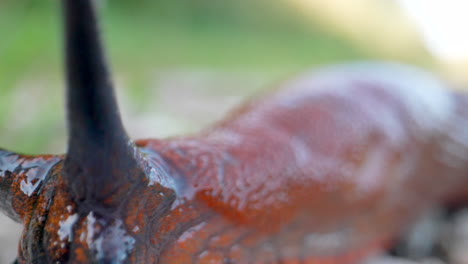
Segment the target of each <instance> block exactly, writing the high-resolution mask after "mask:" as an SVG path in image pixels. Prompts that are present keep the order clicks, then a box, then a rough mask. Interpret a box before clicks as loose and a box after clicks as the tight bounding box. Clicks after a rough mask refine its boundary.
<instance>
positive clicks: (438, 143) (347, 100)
mask: <svg viewBox="0 0 468 264" xmlns="http://www.w3.org/2000/svg"><path fill="white" fill-rule="evenodd" d="M62 1H63V5H64V8H63V10H64V18H65V51H66V52H65V53H66V68H67V70H66V73H67V74H66V75H67V93H66V97H67V124H68V150H67V153H66V154H65V155H41V156H28V155H21V154H17V153H14V152H10V151H6V150H1V151H0V208H1V209H2V211H3V212H4V213H6V214H7V215H8V216H10V217H11V218H12V219H14V220H16V221H18V222H21V223H22V224H23V226H24V232H23V234H22V237H21V241H20V245H19V252H18V258H17V263H24V264H26V263H37V264H42V263H78V264H85V263H100V264H108V263H112V264H124V263H145V264H146V263H158V264H173V263H178V264H189V263H190V264H192V263H200V264H208V263H226V264H227V263H239V264H267V263H283V264H293V263H303V264H305V263H307V264H312V263H313V264H333V263H336V264H338V263H340V264H353V263H360V262H361V261H363V260H365V259H366V258H367V257H369V256H371V255H373V254H376V253H378V252H380V251H382V250H385V249H386V248H388V247H389V246H390V245H391V244H392V242H393V241H395V240H396V239H397V238H398V237H399V236H400V235H401V233H402V232H404V231H405V229H406V228H407V227H408V226H409V225H410V224H411V223H412V222H413V221H414V220H415V219H416V218H417V217H418V216H420V215H421V214H423V213H424V212H426V211H427V210H429V209H430V208H432V207H434V206H436V205H443V204H446V203H448V202H450V201H453V200H454V199H455V198H456V199H462V198H463V197H466V194H467V193H466V187H464V186H465V184H466V183H467V182H468V175H467V174H468V162H467V159H468V155H467V154H468V137H467V134H466V133H465V131H464V129H465V128H466V127H468V126H467V125H468V111H467V110H466V109H468V97H467V96H466V95H464V94H460V93H456V92H451V91H449V90H448V89H447V88H448V87H449V85H448V84H447V83H445V82H443V81H442V80H440V79H438V78H436V77H434V76H433V75H432V74H430V73H426V72H424V71H422V70H419V69H416V68H413V67H410V66H404V65H399V64H394V63H379V62H363V63H353V64H348V65H340V66H334V67H328V68H324V69H321V70H315V71H312V72H309V73H306V74H304V75H301V76H298V77H296V78H294V79H291V80H289V81H285V82H283V83H280V84H278V85H277V87H276V88H277V89H276V91H274V92H270V93H265V94H263V95H261V96H258V97H256V98H253V99H252V100H250V101H249V102H247V103H246V104H244V105H243V106H241V107H240V108H238V109H237V110H235V111H233V112H232V113H231V114H230V115H229V117H227V118H226V119H224V120H222V121H220V122H218V123H216V124H214V125H213V126H211V127H209V128H207V129H205V130H203V131H201V132H200V133H199V134H196V135H192V136H187V137H180V138H169V139H164V140H160V139H143V140H136V141H132V140H130V139H129V137H128V135H127V133H126V131H125V129H124V126H123V124H122V121H121V118H120V115H119V110H118V106H117V103H116V100H115V96H114V89H113V85H112V81H111V76H110V73H109V70H108V67H107V63H106V60H105V57H104V52H103V48H102V45H101V41H100V39H99V31H98V29H97V15H96V11H95V9H94V7H93V3H92V2H93V1H92V0H62Z"/></svg>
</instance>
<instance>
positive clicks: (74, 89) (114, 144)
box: [64, 0, 141, 207]
mask: <svg viewBox="0 0 468 264" xmlns="http://www.w3.org/2000/svg"><path fill="white" fill-rule="evenodd" d="M64 14H65V31H66V32H65V43H66V44H65V47H66V48H65V50H66V67H67V107H68V129H69V139H68V152H67V158H66V161H65V178H66V180H67V181H68V182H69V183H70V187H71V189H72V195H73V196H74V197H75V199H76V200H77V201H84V202H85V203H87V202H89V203H91V205H92V206H93V207H95V206H96V205H97V204H101V205H103V207H113V206H114V205H117V204H118V201H119V199H120V198H121V197H118V195H115V193H116V192H119V193H120V192H121V191H123V192H125V190H123V189H121V188H124V186H125V185H126V184H127V183H130V182H131V181H132V180H133V179H134V178H135V177H134V175H135V173H139V172H141V170H140V169H139V166H138V162H137V159H136V158H135V150H134V147H133V145H132V144H131V142H130V140H129V139H128V136H127V134H126V132H125V129H124V127H123V125H122V121H121V118H120V115H119V110H118V106H117V102H116V99H115V95H114V88H113V85H112V81H111V77H110V73H109V70H108V67H107V63H106V59H105V55H104V51H103V48H102V45H101V40H100V38H99V30H98V28H97V14H96V10H95V7H94V5H93V1H92V0H79V1H78V0H65V1H64ZM111 196H112V199H110V198H109V197H111ZM112 200H113V201H115V202H112ZM104 204H105V205H104Z"/></svg>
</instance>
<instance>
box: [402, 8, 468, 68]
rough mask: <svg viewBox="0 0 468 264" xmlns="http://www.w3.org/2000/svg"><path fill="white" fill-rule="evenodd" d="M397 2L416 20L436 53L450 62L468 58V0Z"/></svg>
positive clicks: (430, 47)
mask: <svg viewBox="0 0 468 264" xmlns="http://www.w3.org/2000/svg"><path fill="white" fill-rule="evenodd" d="M397 1H398V2H399V3H400V4H401V6H402V7H403V9H404V10H405V11H406V12H407V13H408V14H409V16H410V17H411V18H412V20H413V21H414V22H415V24H416V25H417V27H418V28H419V30H420V32H421V34H422V36H423V38H424V41H425V43H426V46H427V48H428V49H429V50H430V51H431V52H432V53H433V54H434V55H435V56H437V57H439V58H440V59H442V60H449V61H461V60H466V59H468V1H466V0H397Z"/></svg>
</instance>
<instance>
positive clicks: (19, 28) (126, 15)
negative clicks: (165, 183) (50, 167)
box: [0, 0, 369, 152]
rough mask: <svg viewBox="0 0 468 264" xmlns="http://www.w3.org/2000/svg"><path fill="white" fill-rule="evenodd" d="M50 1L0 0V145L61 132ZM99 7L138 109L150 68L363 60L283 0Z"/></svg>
mask: <svg viewBox="0 0 468 264" xmlns="http://www.w3.org/2000/svg"><path fill="white" fill-rule="evenodd" d="M58 2H59V1H56V0H45V1H25V0H23V1H18V0H3V1H2V2H0V36H2V41H1V42H0V94H1V96H0V131H1V133H0V146H4V147H8V148H14V149H15V150H21V151H28V152H42V151H44V149H50V148H48V146H49V145H50V144H51V142H53V141H54V140H55V139H56V138H57V130H64V128H63V125H61V124H62V123H63V121H61V120H63V110H62V108H63V102H62V94H63V91H62V90H63V84H62V77H61V76H62V54H61V34H60V32H61V21H60V6H59V3H58ZM99 3H100V4H101V5H102V8H101V13H102V15H103V29H104V30H103V31H104V33H105V34H104V36H105V39H106V42H107V44H108V47H109V51H110V57H111V59H112V62H113V63H112V64H113V66H114V70H115V71H116V73H117V74H116V75H117V77H118V78H121V79H124V80H125V86H126V87H125V88H126V89H127V90H128V91H129V93H128V94H129V96H131V97H132V99H133V100H134V101H137V102H139V103H138V106H139V107H141V106H144V105H148V104H149V103H150V102H151V100H152V99H151V97H150V96H149V95H151V94H153V93H151V91H152V90H154V89H158V87H155V86H154V74H155V71H158V70H167V69H169V70H170V69H195V70H196V69H216V70H222V71H227V72H238V71H242V72H247V71H251V72H260V73H262V74H267V75H269V76H271V80H274V79H279V78H282V77H284V76H287V75H290V74H291V73H294V72H296V71H300V70H303V69H306V68H309V67H312V66H314V65H318V64H325V63H333V62H338V61H344V60H353V59H358V58H359V59H362V58H368V57H369V56H368V55H366V53H365V52H363V51H362V50H359V49H358V48H356V47H355V46H353V45H351V44H350V43H349V42H347V41H346V40H345V39H343V38H341V37H339V36H336V35H334V34H332V33H329V32H328V31H327V30H326V29H323V28H320V27H318V26H317V25H315V24H313V23H312V22H311V21H310V20H308V19H306V18H305V17H304V16H303V15H301V14H303V13H301V12H298V10H296V9H294V8H293V7H292V6H289V5H287V4H286V2H283V1H268V0H235V1H234V0H229V1H228V0H151V1H150V0H140V1H123V0H113V1H101V2H99ZM129 87H131V89H128V88H129ZM255 89H258V87H257V88H255ZM19 91H23V92H21V93H19ZM19 94H20V95H21V94H26V95H25V96H19ZM33 95H34V96H33ZM18 112H19V113H18ZM21 120H22V121H21ZM20 121H21V122H20ZM60 133H63V131H62V132H59V134H60Z"/></svg>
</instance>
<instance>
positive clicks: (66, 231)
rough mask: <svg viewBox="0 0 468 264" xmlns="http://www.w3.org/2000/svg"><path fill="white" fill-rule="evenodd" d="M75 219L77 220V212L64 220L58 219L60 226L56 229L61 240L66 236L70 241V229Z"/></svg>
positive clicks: (71, 236)
mask: <svg viewBox="0 0 468 264" xmlns="http://www.w3.org/2000/svg"><path fill="white" fill-rule="evenodd" d="M76 220H78V214H73V215H70V216H69V217H67V219H65V220H64V221H60V223H59V225H60V228H59V230H58V235H59V237H60V240H62V241H63V240H65V239H66V238H68V241H69V242H71V240H72V239H73V235H72V229H73V225H75V223H76Z"/></svg>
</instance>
